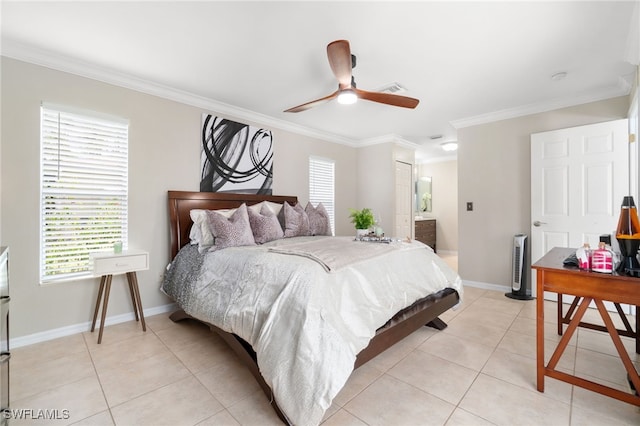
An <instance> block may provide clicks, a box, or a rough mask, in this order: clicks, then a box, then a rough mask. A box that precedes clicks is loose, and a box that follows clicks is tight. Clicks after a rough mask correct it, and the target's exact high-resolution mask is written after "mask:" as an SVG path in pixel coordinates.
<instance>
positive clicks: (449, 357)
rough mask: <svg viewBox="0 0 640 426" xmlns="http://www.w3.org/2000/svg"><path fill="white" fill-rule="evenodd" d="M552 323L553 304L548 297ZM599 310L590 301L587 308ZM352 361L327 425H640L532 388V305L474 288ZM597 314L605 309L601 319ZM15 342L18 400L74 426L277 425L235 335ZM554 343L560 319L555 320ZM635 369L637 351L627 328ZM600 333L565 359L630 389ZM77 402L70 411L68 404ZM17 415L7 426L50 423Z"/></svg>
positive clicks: (634, 410) (609, 408)
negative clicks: (437, 319) (381, 349)
mask: <svg viewBox="0 0 640 426" xmlns="http://www.w3.org/2000/svg"><path fill="white" fill-rule="evenodd" d="M545 303H546V306H545V309H546V312H547V314H546V318H547V319H548V320H549V321H551V320H552V319H553V318H554V314H555V304H554V303H551V302H545ZM589 314H590V315H592V314H594V313H593V312H590V313H589ZM442 318H443V319H444V320H445V321H446V322H447V323H448V324H449V327H448V328H446V329H445V330H444V331H436V330H434V329H431V328H427V327H425V328H423V329H421V330H419V331H417V332H415V333H413V334H412V335H410V336H409V337H407V338H406V339H405V340H403V341H402V342H400V343H399V344H397V345H396V346H394V347H393V348H391V349H390V350H388V351H386V352H385V353H383V354H382V355H380V356H378V357H377V358H375V359H374V360H372V361H370V362H369V363H368V364H366V365H364V366H363V367H361V368H360V369H358V370H356V371H355V372H354V373H353V375H352V377H351V378H350V379H349V381H348V382H347V385H346V386H345V388H344V389H343V390H342V391H341V393H340V394H339V395H338V396H337V398H336V399H335V401H334V404H333V406H332V407H331V408H330V409H329V411H328V412H327V414H326V416H325V421H324V424H325V425H327V426H329V425H367V424H369V425H393V426H398V425H448V426H453V425H491V424H495V425H553V426H564V425H567V426H568V425H571V426H574V425H623V424H624V425H639V424H640V408H638V407H635V406H632V405H629V404H625V403H622V402H618V401H616V400H613V399H610V398H607V397H603V396H600V395H597V394H595V393H592V392H588V391H585V390H582V389H580V388H576V387H572V386H571V385H569V384H565V383H561V382H558V381H556V380H554V379H549V378H547V379H546V382H545V383H546V391H545V393H539V392H537V391H536V386H535V302H533V301H530V302H522V301H515V300H511V299H508V298H506V297H504V295H503V293H501V292H494V291H488V290H481V289H477V288H471V287H467V288H465V303H464V305H463V306H462V307H461V308H459V309H457V310H456V311H450V312H447V313H446V314H445V315H444V316H443V317H442ZM593 318H595V316H594V317H593ZM147 325H148V330H147V332H146V333H143V332H142V331H141V328H140V326H139V324H137V323H135V322H128V323H123V324H119V325H115V326H111V327H108V328H105V332H104V333H105V334H104V337H103V343H102V344H101V345H97V344H96V340H97V336H96V333H94V334H92V333H84V334H78V335H73V336H69V337H64V338H61V339H57V340H53V341H49V342H44V343H39V344H36V345H31V346H26V347H22V348H17V349H15V350H13V352H12V358H11V399H12V408H14V409H18V408H23V409H32V410H34V413H35V410H39V409H42V410H45V409H48V410H56V409H57V410H58V411H59V412H58V414H59V416H58V417H67V416H66V413H68V415H69V418H68V419H60V420H57V421H55V422H52V423H57V424H77V425H114V424H115V425H145V424H146V425H162V424H167V425H268V424H274V425H277V424H281V423H280V422H279V420H278V418H277V417H276V416H275V414H274V413H273V411H272V410H271V408H270V406H269V403H268V401H267V399H266V397H265V396H264V394H263V393H262V391H261V390H260V389H259V388H258V385H257V384H256V382H255V381H254V379H253V377H252V376H251V375H250V374H249V373H248V371H247V370H246V368H245V367H243V366H242V365H241V364H240V363H239V362H238V360H237V359H236V356H235V355H234V354H233V353H232V352H231V351H230V350H229V349H228V348H227V346H226V345H225V343H224V342H223V341H222V340H221V339H220V338H218V337H216V336H214V335H213V334H212V333H210V332H209V331H208V329H207V328H205V327H203V326H202V325H199V324H198V323H195V322H190V321H185V322H182V323H177V324H175V323H172V322H171V321H170V320H169V319H168V316H167V315H156V316H153V317H149V318H147ZM547 325H548V327H547V330H546V336H547V338H548V339H549V340H548V345H546V347H547V349H548V353H547V357H550V355H551V345H552V344H554V343H555V342H557V340H558V337H557V336H556V335H555V334H554V327H555V323H554V322H549V323H547ZM624 341H625V345H626V346H627V350H628V352H629V354H630V356H631V359H632V360H633V361H634V363H635V365H636V367H637V368H638V367H640V355H637V354H635V352H634V351H633V344H632V341H631V340H630V339H626V338H625V339H624ZM614 351H615V349H614V347H613V344H612V343H611V340H610V339H609V338H608V336H607V335H606V334H604V333H599V332H594V331H589V330H585V329H580V330H578V334H577V337H575V336H574V338H573V340H572V342H571V344H570V346H569V347H568V350H567V353H566V354H565V356H563V358H562V359H561V362H560V368H562V369H565V370H567V371H569V372H574V371H575V372H577V373H578V374H581V375H582V376H584V377H586V378H590V379H591V380H595V381H599V382H603V383H608V384H609V385H612V386H614V387H617V388H620V389H624V390H627V391H628V389H629V386H628V384H627V381H626V373H625V371H624V369H623V366H622V364H621V362H620V361H619V360H618V359H617V358H616V357H614V356H612V354H615V352H614ZM63 410H68V411H63ZM48 423H49V422H47V421H45V420H37V421H34V420H31V421H24V420H22V421H20V420H11V421H10V424H11V425H16V424H37V425H45V424H48Z"/></svg>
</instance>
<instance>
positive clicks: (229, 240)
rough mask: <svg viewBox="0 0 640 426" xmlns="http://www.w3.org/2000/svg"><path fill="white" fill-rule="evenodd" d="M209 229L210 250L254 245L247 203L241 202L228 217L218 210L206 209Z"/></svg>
mask: <svg viewBox="0 0 640 426" xmlns="http://www.w3.org/2000/svg"><path fill="white" fill-rule="evenodd" d="M207 216H208V218H209V229H210V231H211V235H213V238H214V240H213V242H214V244H213V246H212V247H211V248H210V249H209V250H210V251H214V250H220V249H223V248H226V247H237V246H254V245H256V242H255V240H254V239H253V233H252V232H251V226H250V225H249V214H248V213H247V205H246V204H242V205H241V206H240V207H238V209H237V210H236V211H235V212H233V214H232V215H231V216H230V217H228V218H227V217H225V216H224V215H223V214H221V213H219V212H218V210H207Z"/></svg>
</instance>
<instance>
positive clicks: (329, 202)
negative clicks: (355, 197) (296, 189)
mask: <svg viewBox="0 0 640 426" xmlns="http://www.w3.org/2000/svg"><path fill="white" fill-rule="evenodd" d="M334 176H335V164H334V162H333V160H327V159H325V158H318V157H309V201H310V202H311V204H313V205H314V206H315V205H317V204H318V203H322V205H323V206H324V208H325V209H327V213H329V219H330V220H331V233H332V234H333V235H335V233H336V224H335V202H334V187H335V177H334Z"/></svg>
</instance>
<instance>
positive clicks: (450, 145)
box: [440, 142, 458, 151]
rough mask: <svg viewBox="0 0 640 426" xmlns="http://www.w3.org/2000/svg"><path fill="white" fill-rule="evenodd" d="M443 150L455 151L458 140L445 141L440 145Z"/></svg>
mask: <svg viewBox="0 0 640 426" xmlns="http://www.w3.org/2000/svg"><path fill="white" fill-rule="evenodd" d="M440 146H441V147H442V149H444V150H445V151H455V150H457V149H458V142H445V143H443V144H441V145H440Z"/></svg>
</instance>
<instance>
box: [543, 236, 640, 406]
mask: <svg viewBox="0 0 640 426" xmlns="http://www.w3.org/2000/svg"><path fill="white" fill-rule="evenodd" d="M573 251H575V249H570V248H559V247H556V248H553V249H551V251H549V253H547V254H546V255H544V256H543V257H542V258H541V259H540V260H539V261H538V262H536V263H535V264H534V265H532V268H533V269H535V270H536V271H537V288H536V297H537V298H536V360H537V385H538V391H540V392H544V377H545V376H549V377H553V378H554V379H558V380H562V381H564V382H567V383H570V384H572V385H575V386H580V387H582V388H585V389H589V390H591V391H594V392H598V393H601V394H603V395H606V396H610V397H612V398H616V399H619V400H621V401H624V402H628V403H630V404H634V405H637V406H640V396H637V395H634V394H631V393H626V392H622V391H620V390H618V389H614V388H611V387H608V386H604V385H601V384H599V383H595V382H592V381H590V380H586V379H583V378H580V377H577V376H574V375H571V374H567V373H564V372H561V371H558V370H556V366H557V365H558V361H559V360H560V357H561V356H562V354H563V352H564V350H565V349H566V347H567V344H568V343H569V340H570V339H571V337H572V336H573V333H574V332H575V331H576V329H577V328H578V326H579V325H580V323H581V321H582V318H583V316H584V314H585V312H586V310H587V308H588V307H589V304H590V303H591V302H594V303H595V305H596V307H597V309H598V312H599V313H600V316H601V317H602V320H603V321H604V324H605V327H604V328H605V329H606V331H607V332H608V333H609V335H610V336H611V340H613V344H614V346H615V347H616V350H617V351H618V355H620V359H621V360H622V363H623V365H624V367H625V369H626V370H627V374H628V376H629V380H630V381H631V382H632V383H633V385H634V387H635V388H636V389H638V390H640V377H639V376H638V372H637V371H636V369H635V367H634V365H633V363H632V362H631V359H630V358H629V355H628V354H627V352H626V350H625V347H624V346H623V344H622V340H621V339H620V335H619V334H618V330H616V328H615V326H614V325H613V321H612V320H611V317H610V316H609V312H607V310H606V309H605V307H604V303H603V301H605V300H606V301H610V302H613V303H628V304H631V305H636V306H638V305H640V279H639V278H634V277H627V276H620V275H609V274H599V273H597V272H587V271H581V270H579V269H577V268H568V267H564V266H563V264H562V261H563V260H564V259H565V258H566V257H567V256H569V255H570V254H571V253H572V252H573ZM545 291H550V292H554V293H558V294H568V295H573V296H577V297H580V298H581V299H582V300H581V302H580V303H579V305H578V308H577V310H576V311H575V313H574V315H573V318H571V319H570V321H569V326H568V328H567V331H566V332H565V333H564V335H563V336H562V338H561V339H560V342H559V343H558V346H557V348H556V350H555V351H554V353H553V355H552V356H551V359H550V360H549V363H548V364H547V365H546V366H545V365H544V292H545ZM636 314H638V313H637V312H636ZM636 331H638V330H636ZM636 337H637V336H636Z"/></svg>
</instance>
